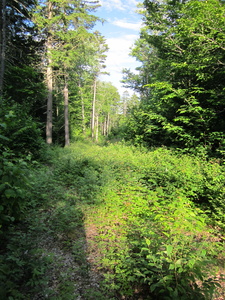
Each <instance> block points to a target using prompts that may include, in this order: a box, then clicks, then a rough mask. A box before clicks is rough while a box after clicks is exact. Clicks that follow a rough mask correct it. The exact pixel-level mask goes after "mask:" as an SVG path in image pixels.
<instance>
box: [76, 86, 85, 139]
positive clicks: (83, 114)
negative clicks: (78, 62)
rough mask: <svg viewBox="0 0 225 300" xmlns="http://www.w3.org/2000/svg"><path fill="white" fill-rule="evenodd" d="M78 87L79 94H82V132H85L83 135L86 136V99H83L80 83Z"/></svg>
mask: <svg viewBox="0 0 225 300" xmlns="http://www.w3.org/2000/svg"><path fill="white" fill-rule="evenodd" d="M78 86H79V94H80V99H81V116H82V131H83V134H85V131H86V126H85V108H84V98H83V94H82V91H81V84H80V82H79V84H78Z"/></svg>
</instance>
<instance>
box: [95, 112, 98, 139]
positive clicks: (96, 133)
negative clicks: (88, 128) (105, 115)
mask: <svg viewBox="0 0 225 300" xmlns="http://www.w3.org/2000/svg"><path fill="white" fill-rule="evenodd" d="M95 141H96V142H98V114H97V115H96V130H95Z"/></svg>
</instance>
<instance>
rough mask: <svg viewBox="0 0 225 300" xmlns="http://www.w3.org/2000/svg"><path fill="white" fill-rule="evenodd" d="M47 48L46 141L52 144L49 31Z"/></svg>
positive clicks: (49, 11) (49, 14)
mask: <svg viewBox="0 0 225 300" xmlns="http://www.w3.org/2000/svg"><path fill="white" fill-rule="evenodd" d="M48 19H49V20H51V19H52V3H51V2H48ZM46 48H47V56H48V57H47V60H48V62H47V72H46V73H47V74H46V77H47V78H46V80H47V88H48V98H47V122H46V143H47V144H49V145H50V144H52V98H53V97H52V92H53V79H52V77H53V74H52V66H51V64H52V59H51V49H52V38H51V34H50V33H48V38H47V41H46Z"/></svg>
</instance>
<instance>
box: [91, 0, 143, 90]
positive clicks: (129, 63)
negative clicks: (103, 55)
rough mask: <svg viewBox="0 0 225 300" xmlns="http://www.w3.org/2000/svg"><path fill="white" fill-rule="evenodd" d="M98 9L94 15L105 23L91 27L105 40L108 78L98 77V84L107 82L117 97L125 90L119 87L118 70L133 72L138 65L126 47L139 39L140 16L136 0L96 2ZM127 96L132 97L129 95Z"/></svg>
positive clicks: (120, 77) (120, 74)
mask: <svg viewBox="0 0 225 300" xmlns="http://www.w3.org/2000/svg"><path fill="white" fill-rule="evenodd" d="M99 2H100V4H101V7H99V8H98V9H97V11H96V13H95V14H96V15H97V16H98V17H100V18H103V19H105V20H106V21H105V23H104V24H103V25H102V24H101V23H100V22H99V23H98V24H97V25H96V26H95V30H98V31H100V32H101V34H102V35H103V36H104V37H105V38H106V43H107V44H108V46H109V51H108V52H107V59H106V65H107V68H106V71H107V72H109V73H110V75H104V76H101V77H100V80H102V81H110V82H112V84H113V85H115V86H116V87H117V88H118V90H119V92H120V94H121V95H122V94H123V92H124V91H125V90H127V89H125V88H123V87H122V84H121V83H120V80H121V79H122V69H123V68H129V69H131V70H134V69H135V67H137V66H138V65H139V63H138V62H137V61H136V60H135V58H133V57H131V56H129V52H130V47H132V45H133V44H134V41H135V40H136V39H138V37H139V30H140V27H141V16H140V15H139V14H137V13H136V12H135V11H136V10H137V3H138V2H139V1H137V0H100V1H99ZM130 93H133V92H132V91H130Z"/></svg>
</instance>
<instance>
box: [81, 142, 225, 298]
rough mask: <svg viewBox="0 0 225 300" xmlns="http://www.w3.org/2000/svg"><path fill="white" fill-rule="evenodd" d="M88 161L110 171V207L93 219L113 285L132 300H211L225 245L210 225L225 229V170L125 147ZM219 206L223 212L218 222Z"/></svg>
mask: <svg viewBox="0 0 225 300" xmlns="http://www.w3.org/2000/svg"><path fill="white" fill-rule="evenodd" d="M93 153H94V154H93ZM85 155H86V157H93V156H94V157H95V158H96V157H99V159H96V160H97V161H99V162H100V161H101V163H102V164H104V166H105V168H107V167H108V168H110V175H111V177H110V184H109V185H108V186H105V194H104V202H103V203H102V205H100V206H98V207H96V206H95V207H94V208H93V211H92V210H91V211H90V213H86V214H87V215H88V216H89V217H88V218H90V219H91V220H92V222H93V220H94V222H95V225H96V226H97V228H98V236H97V237H96V245H95V246H96V247H98V251H99V252H100V253H101V254H100V257H99V260H98V263H99V264H101V266H102V269H103V270H104V273H105V278H106V282H107V285H108V286H110V287H111V288H112V289H114V290H115V291H116V292H118V293H119V294H120V295H121V296H122V297H125V298H126V297H127V298H129V297H135V293H137V294H139V296H142V297H144V298H145V299H196V298H198V299H211V298H212V294H213V292H214V291H215V289H216V287H217V280H216V277H215V276H214V275H213V274H214V273H213V272H214V271H215V270H216V268H215V266H216V264H217V263H216V260H215V259H216V258H217V256H218V254H219V253H222V249H223V244H222V239H221V238H220V233H217V232H216V231H215V232H214V231H213V229H212V226H210V227H209V226H208V225H209V224H210V225H212V224H214V225H215V224H217V225H219V224H221V223H222V221H221V220H222V218H223V215H222V211H224V208H223V205H224V204H223V202H222V201H221V202H220V199H222V197H223V195H224V190H223V189H221V187H222V178H223V174H224V170H223V168H222V167H221V166H220V165H218V164H216V163H215V164H214V163H207V162H206V161H205V160H204V159H201V158H198V157H195V158H194V157H191V156H188V155H177V154H175V153H173V152H171V151H169V150H166V149H158V150H155V151H151V152H146V151H144V150H142V151H139V150H137V149H136V150H135V149H134V148H130V147H126V146H124V145H113V146H109V147H107V148H105V149H104V152H103V151H102V150H100V149H98V148H97V147H95V149H94V150H93V148H92V149H89V151H85ZM210 174H212V175H211V176H213V177H214V180H213V185H212V184H211V179H212V177H211V176H210ZM207 187H208V189H207ZM212 195H213V196H214V197H215V198H213V197H212ZM203 196H204V198H203ZM218 196H219V197H218ZM216 201H217V202H216ZM211 202H212V203H217V205H218V206H219V207H220V212H221V214H217V220H216V219H215V217H213V218H212V216H213V211H214V212H215V214H216V210H214V208H213V207H212V206H211V205H210V203H211ZM203 204H204V205H203ZM203 210H204V211H205V212H204V211H203ZM206 212H207V215H206ZM218 220H220V221H221V223H218ZM208 268H210V271H211V272H210V274H209V272H208ZM213 268H214V271H213ZM135 291H136V292H135Z"/></svg>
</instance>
